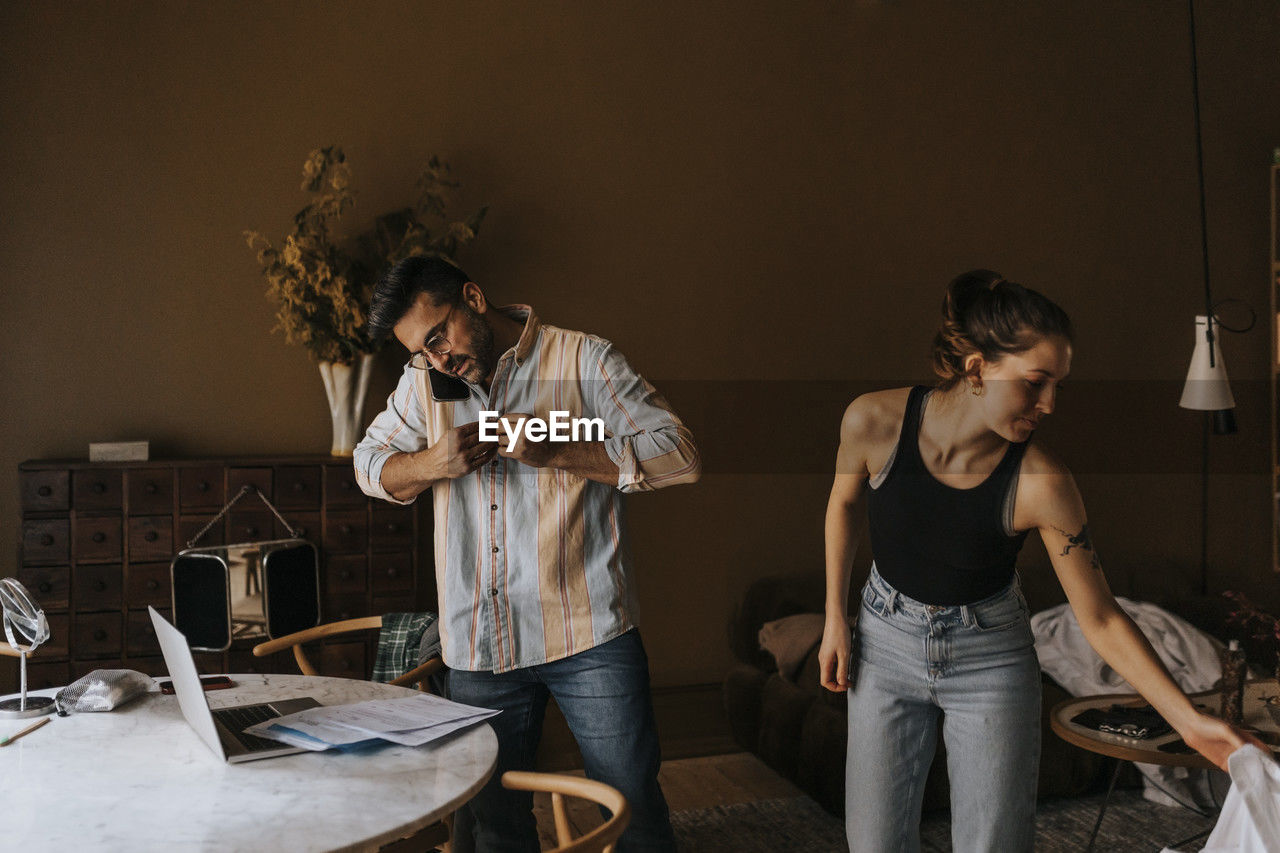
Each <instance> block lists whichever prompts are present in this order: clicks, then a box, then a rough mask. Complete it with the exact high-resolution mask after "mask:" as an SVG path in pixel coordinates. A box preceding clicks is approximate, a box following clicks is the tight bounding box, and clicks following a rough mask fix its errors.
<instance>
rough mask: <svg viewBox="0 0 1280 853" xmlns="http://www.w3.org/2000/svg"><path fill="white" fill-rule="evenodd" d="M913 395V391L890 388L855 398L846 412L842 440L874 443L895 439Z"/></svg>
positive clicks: (841, 428)
mask: <svg viewBox="0 0 1280 853" xmlns="http://www.w3.org/2000/svg"><path fill="white" fill-rule="evenodd" d="M910 394H911V389H910V388H889V389H886V390H884V391H870V392H868V393H866V394H862V395H860V396H858V397H855V398H854V399H853V402H852V403H850V404H849V406H848V408H846V409H845V410H844V419H843V420H842V421H841V424H840V435H841V437H842V438H847V439H853V440H857V441H872V442H875V441H880V440H883V439H885V438H889V439H894V440H896V439H897V437H898V433H899V431H900V430H901V429H902V416H903V414H904V413H905V412H906V409H907V397H908V396H909V395H910Z"/></svg>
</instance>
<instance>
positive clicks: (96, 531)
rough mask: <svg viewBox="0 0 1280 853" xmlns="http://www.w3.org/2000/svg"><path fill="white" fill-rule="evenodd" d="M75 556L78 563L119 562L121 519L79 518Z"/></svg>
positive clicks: (107, 517) (116, 517)
mask: <svg viewBox="0 0 1280 853" xmlns="http://www.w3.org/2000/svg"><path fill="white" fill-rule="evenodd" d="M75 555H76V562H77V563H110V562H119V561H120V555H121V549H120V517H119V516H105V517H89V518H77V519H76V545H75Z"/></svg>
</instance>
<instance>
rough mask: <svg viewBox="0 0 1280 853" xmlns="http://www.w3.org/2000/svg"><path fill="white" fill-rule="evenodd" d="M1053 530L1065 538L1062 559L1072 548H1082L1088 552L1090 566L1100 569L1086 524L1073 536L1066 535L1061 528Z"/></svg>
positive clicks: (1096, 553)
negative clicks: (1065, 542)
mask: <svg viewBox="0 0 1280 853" xmlns="http://www.w3.org/2000/svg"><path fill="white" fill-rule="evenodd" d="M1053 529H1054V530H1056V531H1058V532H1059V533H1061V534H1062V535H1063V536H1065V537H1067V544H1066V547H1064V548H1063V549H1062V556H1063V557H1065V556H1067V555H1068V554H1070V553H1071V549H1072V548H1083V549H1084V550H1086V551H1088V552H1089V555H1090V560H1089V562H1090V565H1092V566H1093V567H1094V568H1095V569H1099V570H1101V569H1102V564H1101V563H1100V562H1099V561H1098V552H1097V551H1095V550H1093V542H1092V541H1091V540H1090V539H1089V525H1087V524H1086V525H1085V526H1084V527H1081V528H1080V532H1079V533H1075V534H1072V533H1068V532H1067V531H1065V530H1063V529H1062V528H1061V527H1054V528H1053Z"/></svg>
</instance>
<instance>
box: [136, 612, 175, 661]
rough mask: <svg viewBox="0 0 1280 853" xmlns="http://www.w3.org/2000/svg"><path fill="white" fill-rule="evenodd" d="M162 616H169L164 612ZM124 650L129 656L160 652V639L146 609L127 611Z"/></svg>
mask: <svg viewBox="0 0 1280 853" xmlns="http://www.w3.org/2000/svg"><path fill="white" fill-rule="evenodd" d="M156 609H157V610H159V609H160V608H158V607H157V608H156ZM164 618H166V619H169V618H170V616H169V615H168V614H167V613H166V614H165V615H164ZM125 651H126V652H127V653H128V655H129V657H130V658H132V657H134V656H135V655H136V656H139V657H145V656H147V655H158V654H160V640H158V639H157V638H156V629H155V628H154V627H153V626H152V625H151V614H150V613H148V612H147V611H145V610H130V611H129V617H128V624H126V625H125ZM131 668H133V667H131Z"/></svg>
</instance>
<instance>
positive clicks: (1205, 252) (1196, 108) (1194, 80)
mask: <svg viewBox="0 0 1280 853" xmlns="http://www.w3.org/2000/svg"><path fill="white" fill-rule="evenodd" d="M1187 20H1188V22H1189V24H1190V30H1191V104H1192V112H1193V115H1194V116H1195V125H1196V178H1197V181H1198V185H1199V188H1200V262H1201V266H1202V268H1203V272H1204V315H1205V317H1206V318H1207V322H1206V323H1205V339H1206V340H1207V341H1208V342H1209V366H1210V367H1214V366H1215V365H1214V357H1213V293H1212V292H1211V291H1210V289H1209V215H1208V211H1207V208H1206V205H1205V197H1204V143H1203V142H1202V141H1201V136H1200V66H1199V63H1198V62H1197V60H1196V4H1195V0H1187Z"/></svg>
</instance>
